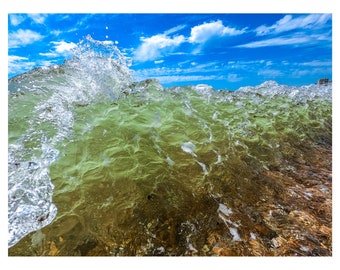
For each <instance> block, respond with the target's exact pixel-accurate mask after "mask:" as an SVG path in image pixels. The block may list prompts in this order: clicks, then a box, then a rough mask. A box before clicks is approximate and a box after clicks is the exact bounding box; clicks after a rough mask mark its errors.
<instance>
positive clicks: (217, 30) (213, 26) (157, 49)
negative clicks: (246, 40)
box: [134, 20, 246, 61]
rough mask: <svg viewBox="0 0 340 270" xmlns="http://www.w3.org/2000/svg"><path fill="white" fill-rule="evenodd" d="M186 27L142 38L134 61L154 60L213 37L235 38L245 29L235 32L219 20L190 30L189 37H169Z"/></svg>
mask: <svg viewBox="0 0 340 270" xmlns="http://www.w3.org/2000/svg"><path fill="white" fill-rule="evenodd" d="M185 27H186V25H178V26H175V27H173V28H171V29H169V30H167V31H165V32H164V33H162V34H157V35H154V36H152V37H149V38H145V37H142V38H141V41H142V44H141V45H140V46H139V47H138V48H137V50H136V51H135V53H134V54H135V60H138V61H149V60H155V59H157V58H159V57H161V56H163V54H165V53H169V52H171V53H173V51H174V50H175V49H176V48H177V47H178V46H179V45H181V44H182V43H191V44H200V45H202V44H203V43H205V42H207V41H208V40H209V39H211V38H214V37H223V36H235V35H240V34H243V33H245V31H246V30H245V29H242V30H237V29H236V28H230V27H227V26H224V25H223V23H222V21H221V20H217V21H215V22H210V23H203V24H201V25H197V26H194V27H192V28H191V34H190V36H189V37H184V36H183V35H177V36H173V37H171V36H170V34H173V33H175V32H178V31H180V30H182V29H183V28H185ZM199 52H200V48H196V50H194V51H193V52H192V53H194V54H195V53H199Z"/></svg>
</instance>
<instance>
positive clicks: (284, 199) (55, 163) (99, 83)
mask: <svg viewBox="0 0 340 270" xmlns="http://www.w3.org/2000/svg"><path fill="white" fill-rule="evenodd" d="M75 55H76V56H75V57H74V58H73V59H72V60H70V61H66V62H65V63H64V64H63V65H61V66H55V67H50V68H45V69H37V70H33V71H32V72H30V73H27V74H23V75H20V76H18V77H15V78H13V79H11V80H10V81H9V180H8V181H9V242H8V245H9V247H11V246H13V245H15V244H17V245H15V246H14V247H12V248H11V249H9V251H10V255H258V254H256V252H254V251H251V250H252V249H251V247H252V246H254V245H261V248H263V249H264V250H265V252H267V254H273V251H270V248H269V246H270V245H274V246H275V245H277V246H278V247H279V243H281V244H280V245H282V246H283V244H282V243H283V240H282V239H285V241H286V243H288V241H289V239H290V238H289V237H290V234H289V233H288V232H285V231H282V226H284V225H283V224H286V225H287V226H288V227H289V226H291V234H293V233H296V230H299V228H301V225H298V224H297V225H294V222H295V221H293V220H295V219H294V218H298V217H301V216H302V215H304V216H305V218H306V216H307V217H308V218H310V219H311V220H312V221H311V222H314V223H315V224H318V226H319V227H318V228H321V227H320V226H324V227H325V228H324V230H326V229H327V228H329V227H328V226H329V225H326V224H327V222H325V220H329V217H328V215H329V213H330V212H329V210H330V211H331V209H328V210H323V211H324V212H323V214H322V215H321V216H317V214H315V212H308V211H311V210H308V211H307V210H306V209H305V208H303V209H299V208H298V207H299V205H306V202H308V201H309V200H311V198H314V197H315V196H316V195H315V192H317V191H315V190H309V191H308V190H307V189H306V190H305V192H306V193H305V195H301V194H302V193H299V194H300V195H299V197H297V196H295V195H294V192H295V194H296V193H297V192H302V190H298V189H299V188H300V186H299V185H300V184H301V183H297V184H296V183H295V184H294V181H295V180H294V179H295V178H296V179H300V178H301V177H304V176H301V175H302V171H301V174H299V176H297V175H298V173H297V172H296V170H297V167H298V166H300V169H301V168H302V165H301V164H304V166H315V167H316V168H317V167H318V166H319V164H321V163H320V162H321V161H316V158H315V157H317V156H318V153H319V152H317V151H326V150H325V149H328V150H329V149H330V148H331V143H332V142H331V138H332V115H331V110H332V104H331V102H332V88H331V86H318V85H310V86H304V87H290V86H284V85H279V84H277V83H275V82H272V81H270V82H265V83H264V84H262V85H259V86H256V87H244V88H241V89H239V90H237V91H235V92H229V91H215V90H213V89H212V88H211V87H210V86H207V85H198V86H187V87H173V88H168V89H165V88H163V87H162V86H161V85H160V84H159V83H158V82H157V81H155V80H146V81H143V82H138V83H134V82H133V80H132V75H131V71H130V70H129V69H128V66H129V61H128V60H127V59H125V58H124V57H123V56H122V55H121V53H120V52H119V51H118V49H117V48H116V47H114V46H113V45H110V44H106V43H103V42H99V41H95V40H93V39H92V38H90V37H87V38H86V39H84V40H83V41H82V42H81V43H80V44H79V46H78V48H77V50H76V52H75ZM313 158H315V159H313ZM296 161H299V162H300V163H299V164H300V165H296V164H295V163H294V162H296ZM294 164H295V165H294ZM313 164H314V165H313ZM315 164H316V165H315ZM322 164H323V163H322ZM294 166H295V167H294ZM325 166H326V165H325ZM294 170H295V172H294ZM301 170H302V169H301ZM325 170H326V169H325ZM304 172H305V170H304ZM294 173H295V174H296V175H295V176H294ZM316 174H317V173H316ZM325 175H326V173H325ZM325 175H324V178H325V179H326V178H327V177H325ZM293 176H294V177H295V178H294V177H293ZM292 177H293V178H292ZM299 177H300V178H299ZM310 177H312V178H313V177H314V178H315V181H317V182H316V183H315V184H313V185H311V186H307V187H308V188H310V187H314V186H317V188H318V189H317V190H318V192H320V194H321V193H323V196H324V197H325V198H326V199H325V200H323V201H322V202H325V201H327V198H328V199H329V200H330V199H331V197H330V194H331V182H330V179H329V178H327V181H326V183H325V182H324V181H321V180H320V179H319V178H320V177H318V176H315V175H314V176H310ZM285 185H286V186H285ZM302 185H305V183H302ZM303 187H306V186H303ZM301 189H302V187H301ZM288 194H290V195H288ZM320 194H319V196H321V195H320ZM288 196H291V198H289V197H288ZM301 196H304V197H303V200H305V201H303V200H302V199H301ZM313 196H314V197H313ZM294 198H295V199H296V201H295V202H294V204H295V205H296V207H295V206H293V205H290V203H291V201H292V200H294ZM327 205H328V204H327ZM313 207H314V206H313ZM316 208H317V207H316V206H315V207H314V208H313V211H316V210H315V209H316ZM269 209H271V210H269ZM282 209H286V210H282ZM279 210H280V211H282V212H278V211H279ZM268 211H271V212H268ZM284 211H286V212H284ZM269 213H270V214H269ZM273 215H276V221H273V220H272V219H271V218H270V216H273ZM279 219H280V222H279V223H276V222H278V220H279ZM280 224H281V225H280ZM320 224H321V225H320ZM34 231H36V232H34ZM31 232H34V233H31ZM30 233H31V234H30ZM280 233H281V235H280ZM299 233H301V234H303V235H304V239H307V238H306V237H307V236H306V235H305V234H304V232H303V231H301V232H299ZM27 235H28V236H27ZM310 235H311V237H314V238H315V236H313V235H312V233H310ZM280 237H281V238H282V239H281V238H280ZM258 239H262V240H261V241H262V242H257V241H260V240H258ZM20 240H21V241H20ZM328 240H329V239H327V241H328ZM266 241H267V242H266ZM280 241H281V242H280ZM317 241H319V243H320V241H321V240H317ZM269 242H270V243H271V244H270V245H269V244H268V243H269ZM312 242H313V241H312ZM315 242H316V241H314V245H315ZM275 243H276V244H275ZM328 243H329V242H327V243H326V242H325V244H326V245H327V244H328ZM237 245H240V246H237ZM242 245H243V246H247V247H249V248H248V249H247V248H241V246H242ZM304 245H305V246H303V245H302V244H301V245H300V246H301V248H300V250H299V252H301V253H302V254H303V255H308V254H309V253H308V252H310V251H308V250H309V249H308V248H306V246H308V245H311V244H310V242H308V243H304ZM317 245H320V244H317ZM264 246H266V247H267V249H265V248H264ZM228 250H229V251H228ZM230 250H231V251H230ZM232 250H234V251H232ZM242 250H244V251H243V253H242ZM257 250H259V248H258V249H257ZM291 250H292V249H291ZM228 252H229V253H228ZM286 252H287V253H284V251H282V254H285V255H290V253H289V252H288V251H286ZM294 252H296V251H294ZM315 252H316V251H315ZM320 252H321V251H320ZM323 252H326V251H323ZM327 252H328V251H327Z"/></svg>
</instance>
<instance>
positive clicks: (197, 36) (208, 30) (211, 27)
mask: <svg viewBox="0 0 340 270" xmlns="http://www.w3.org/2000/svg"><path fill="white" fill-rule="evenodd" d="M244 32H245V29H242V30H237V29H235V28H230V27H228V26H224V25H223V24H222V21H221V20H217V21H215V22H210V23H203V24H201V25H197V26H194V27H193V28H191V35H190V37H189V39H188V41H189V42H191V43H204V42H206V41H207V40H209V39H211V38H212V37H223V36H226V35H229V36H235V35H240V34H243V33H244Z"/></svg>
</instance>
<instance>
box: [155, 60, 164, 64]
mask: <svg viewBox="0 0 340 270" xmlns="http://www.w3.org/2000/svg"><path fill="white" fill-rule="evenodd" d="M163 62H164V60H155V61H154V63H155V64H162V63H163Z"/></svg>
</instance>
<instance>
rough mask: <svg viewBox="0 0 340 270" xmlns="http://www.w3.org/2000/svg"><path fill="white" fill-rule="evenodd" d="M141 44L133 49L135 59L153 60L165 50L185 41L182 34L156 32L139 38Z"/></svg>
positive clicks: (169, 49) (167, 50)
mask: <svg viewBox="0 0 340 270" xmlns="http://www.w3.org/2000/svg"><path fill="white" fill-rule="evenodd" d="M141 40H142V44H141V45H140V46H139V47H138V48H137V50H136V51H135V59H136V60H138V61H148V60H155V59H157V58H159V57H160V56H162V54H163V53H165V52H171V51H172V50H173V49H174V48H176V47H177V46H179V45H180V44H181V43H183V42H184V41H185V38H184V36H182V35H180V36H175V37H169V36H167V35H166V34H158V35H155V36H152V37H149V38H144V37H142V38H141Z"/></svg>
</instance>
